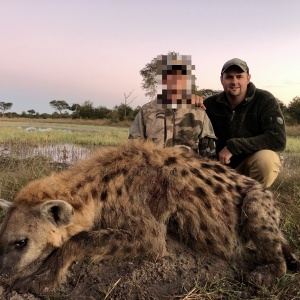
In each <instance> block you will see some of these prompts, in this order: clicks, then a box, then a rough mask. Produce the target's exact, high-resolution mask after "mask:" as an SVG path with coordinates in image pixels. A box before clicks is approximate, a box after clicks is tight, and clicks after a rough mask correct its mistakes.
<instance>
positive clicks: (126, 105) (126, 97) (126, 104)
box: [122, 90, 136, 120]
mask: <svg viewBox="0 0 300 300" xmlns="http://www.w3.org/2000/svg"><path fill="white" fill-rule="evenodd" d="M133 91H134V90H132V91H131V92H130V93H129V95H128V96H126V94H125V93H124V96H125V104H124V106H125V120H126V108H127V107H129V106H128V105H129V104H130V103H131V102H132V101H133V100H134V99H135V98H136V96H135V97H134V98H133V99H132V100H131V101H130V102H129V103H127V99H128V98H129V97H130V95H131V94H132V92H133ZM122 104H123V103H122Z"/></svg>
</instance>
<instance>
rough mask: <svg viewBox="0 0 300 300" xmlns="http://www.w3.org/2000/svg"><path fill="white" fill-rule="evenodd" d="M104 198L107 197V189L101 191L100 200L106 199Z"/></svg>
mask: <svg viewBox="0 0 300 300" xmlns="http://www.w3.org/2000/svg"><path fill="white" fill-rule="evenodd" d="M106 198H107V190H105V191H103V192H102V193H101V201H106Z"/></svg>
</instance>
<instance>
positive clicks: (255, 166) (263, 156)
mask: <svg viewBox="0 0 300 300" xmlns="http://www.w3.org/2000/svg"><path fill="white" fill-rule="evenodd" d="M280 166H281V164H280V160H279V157H278V155H277V154H276V153H275V152H273V151H271V150H261V151H258V152H255V153H254V154H252V155H250V156H249V157H247V158H246V159H245V160H244V161H243V162H242V163H240V164H239V165H238V166H237V167H236V168H235V169H236V171H238V172H239V173H241V174H243V175H246V176H249V177H251V178H253V179H255V180H257V181H258V182H260V183H262V184H263V185H265V186H266V187H270V186H271V185H272V183H273V182H274V180H275V179H276V177H277V175H278V172H279V168H280Z"/></svg>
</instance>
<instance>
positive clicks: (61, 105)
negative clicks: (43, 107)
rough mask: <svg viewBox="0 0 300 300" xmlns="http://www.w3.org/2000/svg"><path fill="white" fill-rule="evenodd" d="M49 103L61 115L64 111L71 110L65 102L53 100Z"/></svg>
mask: <svg viewBox="0 0 300 300" xmlns="http://www.w3.org/2000/svg"><path fill="white" fill-rule="evenodd" d="M49 103H50V106H51V107H52V108H54V109H55V110H58V111H59V113H60V114H61V111H62V110H63V109H70V106H69V104H68V103H67V102H66V101H65V100H52V101H50V102H49Z"/></svg>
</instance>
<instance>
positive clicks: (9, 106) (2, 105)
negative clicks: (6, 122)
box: [0, 102, 13, 117]
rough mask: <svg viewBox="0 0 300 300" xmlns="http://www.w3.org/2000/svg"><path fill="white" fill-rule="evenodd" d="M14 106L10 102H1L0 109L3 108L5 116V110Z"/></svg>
mask: <svg viewBox="0 0 300 300" xmlns="http://www.w3.org/2000/svg"><path fill="white" fill-rule="evenodd" d="M12 106H13V104H12V103H10V102H0V109H1V110H2V117H3V116H4V112H5V111H6V110H9V109H11V107H12Z"/></svg>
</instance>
